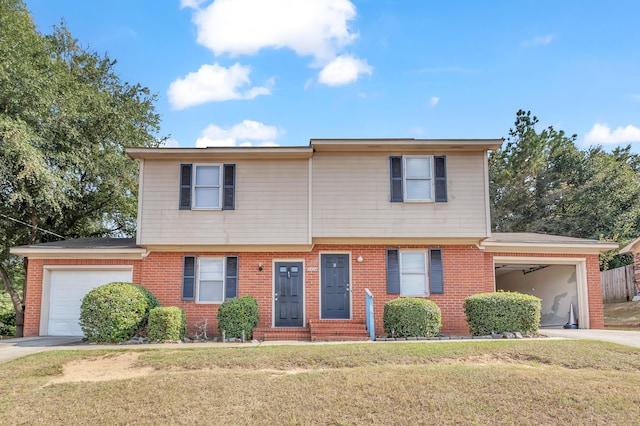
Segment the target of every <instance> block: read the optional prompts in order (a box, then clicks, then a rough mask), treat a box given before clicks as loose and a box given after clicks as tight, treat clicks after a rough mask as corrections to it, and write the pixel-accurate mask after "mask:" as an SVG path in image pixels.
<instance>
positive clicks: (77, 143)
mask: <svg viewBox="0 0 640 426" xmlns="http://www.w3.org/2000/svg"><path fill="white" fill-rule="evenodd" d="M115 65H116V61H115V60H112V59H110V58H109V57H108V56H107V55H100V54H98V53H96V52H93V51H90V50H88V49H86V48H84V47H82V46H81V45H80V44H79V43H78V41H77V40H75V39H74V38H73V37H72V36H71V34H70V33H69V31H68V30H67V29H66V27H65V26H64V23H62V24H61V25H60V26H58V27H54V28H53V31H52V33H51V34H47V35H45V34H41V33H40V32H38V30H37V29H36V27H35V25H34V24H33V21H32V19H31V16H30V15H29V12H28V11H27V9H26V6H25V4H24V3H23V2H22V1H20V0H0V250H1V251H0V278H1V279H2V282H3V284H4V287H5V289H6V290H7V292H8V293H9V294H10V296H11V299H12V303H13V306H14V309H15V310H16V317H17V318H16V322H17V329H18V330H17V333H18V334H19V333H20V332H21V329H22V323H23V309H24V307H23V303H24V300H23V298H22V295H21V294H20V291H19V290H20V289H19V288H18V286H17V285H16V284H15V283H16V276H18V277H19V272H17V271H18V270H24V269H26V264H25V265H23V264H22V262H23V261H22V260H21V259H18V258H15V257H13V256H11V255H10V254H9V248H10V247H12V246H15V245H22V244H36V243H41V242H47V241H53V240H57V239H60V237H61V236H63V237H65V238H78V237H92V236H96V237H98V236H116V235H117V236H125V235H132V234H134V232H135V216H136V208H137V201H136V199H137V181H138V175H137V173H138V170H137V165H136V164H135V163H134V162H133V161H131V160H130V159H128V158H126V155H125V153H124V148H125V146H131V147H156V146H159V145H160V144H161V143H162V141H163V140H162V139H160V138H158V137H157V136H156V135H157V133H158V132H159V123H160V117H159V115H158V114H157V113H156V111H155V107H154V104H153V103H154V102H155V100H156V96H155V95H153V94H151V93H150V92H149V90H148V89H147V88H146V87H143V86H141V85H140V84H129V83H126V82H122V81H121V79H120V77H119V76H118V75H117V74H116V72H115ZM45 231H46V232H45ZM21 272H22V271H21ZM17 281H20V279H19V278H18V280H17Z"/></svg>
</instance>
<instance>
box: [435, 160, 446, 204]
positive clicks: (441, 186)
mask: <svg viewBox="0 0 640 426" xmlns="http://www.w3.org/2000/svg"><path fill="white" fill-rule="evenodd" d="M433 158H434V161H435V166H436V167H435V183H436V202H438V203H443V202H446V201H447V157H445V156H444V155H442V156H439V157H433Z"/></svg>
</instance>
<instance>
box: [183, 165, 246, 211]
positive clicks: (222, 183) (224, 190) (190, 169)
mask: <svg viewBox="0 0 640 426" xmlns="http://www.w3.org/2000/svg"><path fill="white" fill-rule="evenodd" d="M235 180H236V165H235V164H224V165H222V164H181V165H180V196H179V198H180V203H179V208H180V210H191V209H201V210H220V209H222V210H234V209H235Z"/></svg>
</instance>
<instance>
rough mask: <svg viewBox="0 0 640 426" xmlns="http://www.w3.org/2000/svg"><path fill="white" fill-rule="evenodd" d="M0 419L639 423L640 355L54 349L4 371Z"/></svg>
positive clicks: (442, 348) (527, 350)
mask: <svg viewBox="0 0 640 426" xmlns="http://www.w3.org/2000/svg"><path fill="white" fill-rule="evenodd" d="M0 377H2V380H1V381H0V424H64V425H69V424H227V425H230V424H269V425H270V424H370V423H379V424H514V423H517V424H586V423H589V424H593V423H595V424H634V423H635V422H637V419H638V418H639V416H640V393H639V392H638V389H640V350H638V349H633V348H629V347H625V346H618V345H613V344H606V343H600V342H590V341H555V340H527V341H513V340H511V341H487V342H480V341H466V342H442V343H376V344H338V345H304V346H269V347H246V348H212V349H180V350H173V349H148V350H147V349H145V350H139V351H128V350H122V351H120V350H118V351H108V350H96V351H85V350H83V351H51V352H44V353H40V354H37V355H33V356H30V357H27V358H22V359H19V360H16V361H13V362H9V363H6V364H1V365H0Z"/></svg>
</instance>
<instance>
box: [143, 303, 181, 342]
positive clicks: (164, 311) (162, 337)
mask: <svg viewBox="0 0 640 426" xmlns="http://www.w3.org/2000/svg"><path fill="white" fill-rule="evenodd" d="M186 331H187V315H186V314H185V312H184V309H182V308H179V307H177V306H159V307H157V308H153V309H151V311H150V312H149V324H148V326H147V337H148V338H149V340H150V341H152V342H164V341H167V340H171V341H175V340H181V339H183V338H184V336H185V334H186Z"/></svg>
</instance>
